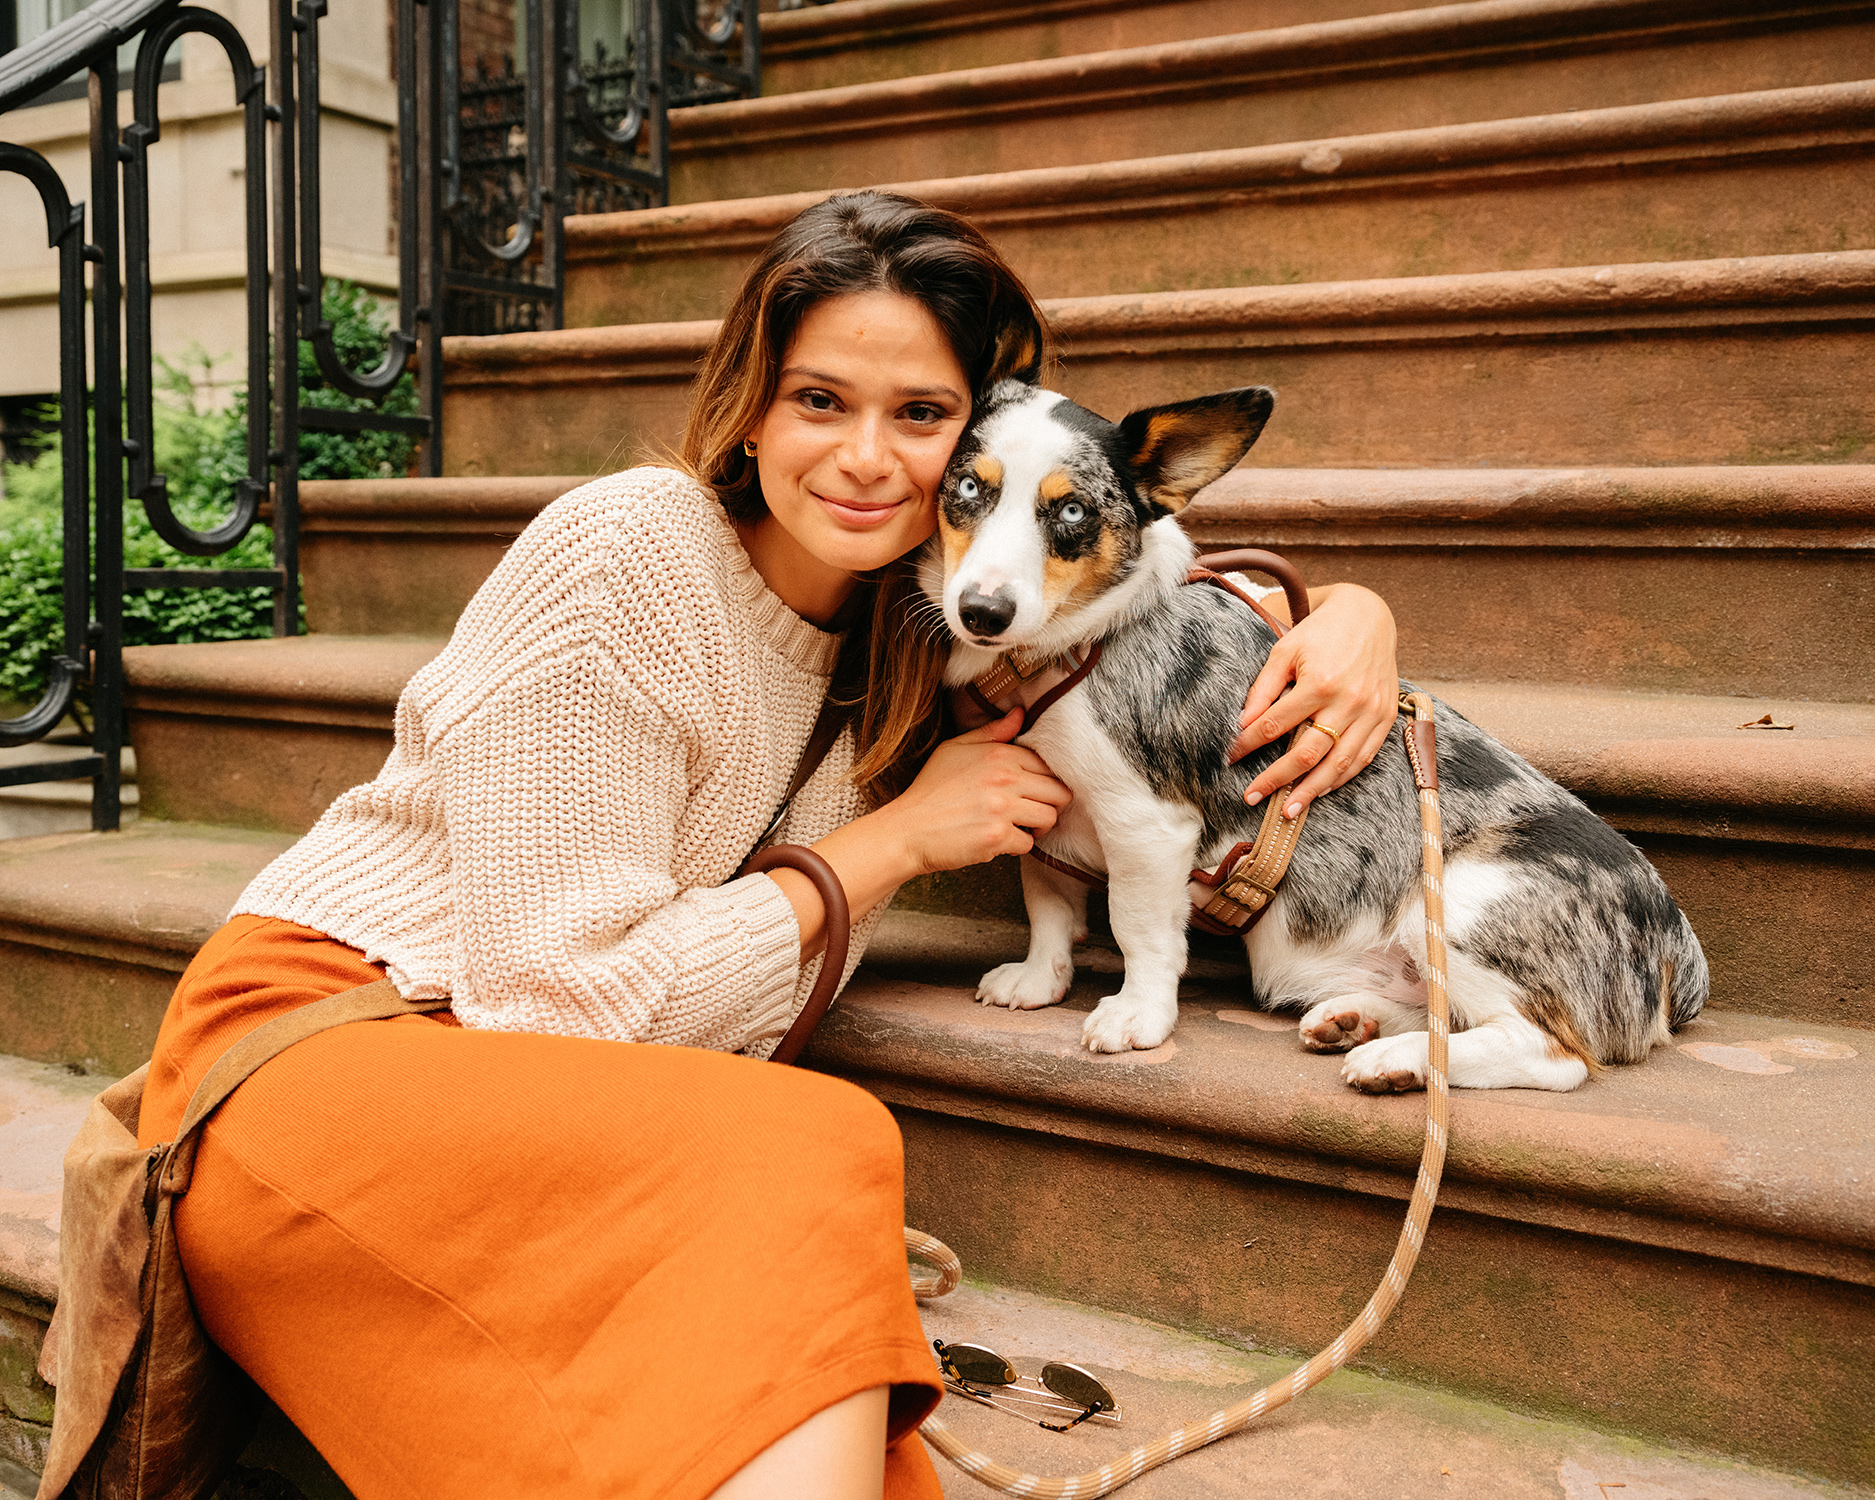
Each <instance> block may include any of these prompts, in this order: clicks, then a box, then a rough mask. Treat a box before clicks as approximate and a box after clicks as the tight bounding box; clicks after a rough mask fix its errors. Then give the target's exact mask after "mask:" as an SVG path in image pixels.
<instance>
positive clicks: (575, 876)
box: [234, 468, 883, 1056]
mask: <svg viewBox="0 0 1875 1500" xmlns="http://www.w3.org/2000/svg"><path fill="white" fill-rule="evenodd" d="M838 646H839V638H838V637H837V636H833V635H829V634H827V633H825V632H824V631H821V630H819V629H817V628H815V627H814V626H813V625H810V624H808V623H807V622H806V621H805V620H803V619H801V618H800V616H798V615H796V614H795V613H794V612H793V611H791V610H790V609H789V608H788V607H787V606H786V605H785V604H783V603H782V602H781V600H780V599H778V598H776V597H775V595H774V594H773V593H771V592H770V591H769V589H768V587H767V585H766V584H764V583H763V581H762V578H761V575H760V574H758V573H757V572H756V571H755V568H754V566H753V565H752V564H751V563H750V561H749V557H748V554H747V553H746V552H744V551H743V549H742V546H741V543H740V542H739V541H738V539H737V536H736V533H735V530H734V528H733V527H731V526H730V524H729V522H728V520H727V518H726V517H725V516H724V515H723V512H722V510H721V508H720V507H719V506H718V504H717V503H716V501H715V499H714V497H712V496H711V495H710V494H709V493H708V492H707V491H705V490H703V489H701V488H699V487H698V486H697V485H696V484H695V483H694V482H693V481H691V480H690V479H688V478H686V477H685V476H684V475H682V474H679V473H676V472H675V471H673V470H670V469H658V468H644V469H633V470H630V471H628V472H626V473H623V474H615V475H612V476H611V477H609V478H606V479H597V480H594V481H593V482H592V483H590V484H587V485H584V486H582V487H581V488H579V489H577V490H574V491H573V492H572V493H571V494H568V495H565V496H563V497H562V498H561V499H559V500H557V501H555V502H554V503H553V504H552V505H550V506H548V507H547V509H546V510H544V511H543V512H542V513H541V514H540V516H539V517H538V518H537V519H536V520H535V521H534V522H533V524H532V525H530V526H529V527H528V528H527V530H526V532H525V533H524V534H523V535H522V536H521V538H520V540H519V541H517V542H516V543H515V544H514V546H513V548H512V549H510V551H509V552H508V555H507V556H506V557H505V558H504V559H503V560H502V562H501V564H500V566H498V567H497V568H496V569H495V571H494V572H493V573H492V574H491V575H490V577H489V579H488V581H487V582H486V583H485V584H483V585H482V588H481V589H480V591H479V592H478V593H477V594H476V596H475V598H474V599H473V600H472V601H471V603H470V604H469V607H468V609H466V610H465V611H464V612H463V615H462V619H461V621H460V623H458V625H457V626H456V631H455V634H454V635H453V636H452V637H451V638H450V641H449V645H448V646H447V647H446V648H445V649H444V650H443V652H442V653H441V654H440V655H439V656H437V657H436V658H435V660H433V661H432V662H430V664H429V665H428V666H426V667H424V668H423V670H422V671H420V672H418V673H417V674H416V676H414V677H412V678H411V679H410V682H409V685H408V686H407V687H405V689H404V693H403V696H402V698H401V699H399V700H398V704H397V721H396V745H395V747H394V748H393V749H392V751H391V754H390V758H389V759H388V760H387V761H385V763H384V769H383V770H382V771H381V772H380V773H379V774H378V778H377V780H376V781H373V782H370V783H368V784H367V785H364V786H360V787H354V788H353V789H352V790H351V791H349V792H346V793H345V794H344V795H343V796H341V797H340V798H339V799H338V800H337V801H336V802H334V803H333V804H332V806H331V808H330V809H328V810H327V812H326V814H325V816H324V817H322V818H321V819H320V820H319V822H318V824H317V825H316V826H315V827H314V828H313V830H312V831H311V832H310V833H308V834H307V835H306V837H305V838H303V839H301V840H300V841H299V843H297V844H295V845H294V846H293V847H292V848H291V849H289V850H288V851H287V852H286V853H285V854H283V855H281V856H280V858H278V859H277V860H275V861H274V862H273V863H272V864H271V865H269V866H268V867H267V868H266V869H265V870H263V871H262V872H261V874H260V875H259V877H258V878H256V879H255V881H254V883H253V884H252V885H250V886H249V887H248V888H247V890H246V891H245V892H244V893H243V894H242V896H241V899H240V900H239V901H238V902H237V903H236V905H235V908H234V911H235V913H236V914H240V913H251V914H253V915H256V916H267V917H281V918H284V919H286V920H287V921H290V922H297V923H299V924H301V925H302V926H306V927H311V928H316V929H317V930H319V931H321V932H324V933H327V934H329V935H330V936H332V937H335V938H338V939H339V940H340V941H342V942H346V943H349V944H351V945H352V946H354V947H356V948H360V949H362V950H363V951H364V954H365V956H366V957H367V958H369V959H371V960H373V961H376V962H380V963H382V964H383V965H384V966H385V971H386V973H387V974H388V975H389V976H390V978H391V979H392V980H393V981H394V982H395V983H396V985H397V987H398V989H399V990H400V991H401V992H402V993H403V994H404V995H406V996H409V997H413V998H416V997H435V996H442V995H447V996H449V997H450V1001H451V1006H452V1008H453V1009H454V1011H455V1013H456V1015H457V1017H458V1018H459V1019H460V1020H461V1021H462V1023H463V1025H465V1026H470V1027H480V1028H484V1029H488V1030H499V1031H539V1032H554V1033H559V1034H561V1035H566V1036H583V1037H603V1038H612V1039H615V1040H620V1041H639V1042H666V1043H674V1044H678V1045H683V1046H692V1047H710V1048H716V1049H718V1050H722V1051H748V1052H752V1053H754V1054H756V1055H759V1056H766V1055H767V1054H768V1053H769V1052H770V1051H771V1050H772V1049H773V1047H774V1045H775V1043H776V1042H777V1041H778V1040H779V1039H780V1037H781V1035H782V1034H783V1033H784V1032H785V1031H786V1030H787V1028H788V1025H789V1023H790V1021H792V1019H793V1017H794V1015H795V1013H796V1011H798V1010H799V1008H800V1006H801V1005H802V1004H803V1003H805V1001H806V999H807V995H808V992H809V990H810V989H811V988H812V985H813V980H814V976H815V974H816V973H817V972H818V968H819V961H818V960H815V961H814V962H813V963H811V964H809V965H807V966H805V969H803V966H802V965H801V963H800V932H799V929H798V927H797V924H796V922H795V919H794V912H793V908H792V907H790V906H789V904H788V901H787V898H786V897H785V896H783V895H782V893H781V890H780V888H779V887H778V886H777V885H776V884H775V883H774V882H773V881H772V880H770V879H769V878H768V877H767V876H765V875H753V876H748V877H745V878H743V879H740V880H731V879H730V877H731V876H732V875H733V874H734V873H735V870H736V867H737V866H738V865H739V864H740V863H741V861H742V859H743V858H744V857H745V856H746V855H747V854H748V852H749V850H750V848H751V846H752V845H753V844H754V843H755V841H756V840H757V838H759V837H760V836H761V833H762V830H763V829H764V828H765V827H766V826H767V824H768V820H769V818H770V817H771V816H772V815H773V813H774V811H775V808H776V806H777V805H778V804H779V802H780V800H781V796H782V793H783V792H784V791H785V790H786V789H787V784H788V780H789V778H790V777H791V776H792V775H793V772H794V767H795V764H796V762H797V761H798V760H799V759H800V754H801V748H802V746H803V745H805V744H806V742H807V736H808V732H809V730H810V729H811V728H812V727H813V722H814V719H815V716H816V715H817V714H818V712H819V709H820V703H821V700H822V698H823V697H824V696H825V694H826V689H827V681H828V678H829V675H830V674H831V672H832V670H833V662H834V657H835V654H836V652H837V650H838ZM852 754H853V750H852V742H851V739H850V737H849V736H847V735H843V736H842V737H841V739H840V741H839V742H838V743H837V744H835V745H834V747H833V749H832V750H831V751H830V752H829V754H828V756H827V758H826V760H825V761H824V762H823V763H822V765H821V767H820V770H819V771H818V772H817V773H816V774H815V776H814V778H813V779H812V780H811V781H810V782H809V783H808V784H807V786H806V787H805V788H804V789H803V791H802V792H801V793H800V795H799V796H798V797H796V799H795V801H794V804H793V806H792V807H791V808H790V809H789V812H788V815H787V818H786V820H785V821H784V823H783V824H782V826H781V828H780V830H779V834H778V837H779V838H780V839H781V840H782V841H784V842H790V843H811V842H813V841H814V840H815V839H818V838H821V837H823V836H824V835H825V834H827V833H830V832H831V831H832V830H833V829H835V828H837V827H839V826H840V825H841V824H843V823H846V822H849V821H851V820H852V819H853V818H855V817H857V816H859V815H860V813H862V812H863V811H864V810H865V807H864V804H863V801H862V799H861V797H860V795H859V793H858V792H857V791H856V790H855V789H854V788H853V787H852V786H851V785H849V784H848V782H847V780H846V773H847V772H848V771H849V770H850V769H851V766H852ZM882 907H883V903H881V909H882ZM877 917H878V909H875V910H874V911H873V912H871V913H868V914H867V915H866V916H865V917H864V918H862V919H861V920H860V921H859V922H858V923H857V924H856V927H855V931H854V933H853V943H852V948H851V953H850V956H849V958H848V972H849V973H850V972H851V967H852V965H853V964H856V963H857V962H858V960H859V955H860V953H861V951H862V950H863V948H864V946H865V940H866V938H867V937H868V936H869V935H870V933H871V929H872V926H873V923H874V922H875V921H876V920H877Z"/></svg>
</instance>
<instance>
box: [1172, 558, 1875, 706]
mask: <svg viewBox="0 0 1875 1500" xmlns="http://www.w3.org/2000/svg"><path fill="white" fill-rule="evenodd" d="M1276 529H1277V533H1278V534H1277V535H1274V536H1271V535H1268V534H1267V533H1265V534H1259V533H1257V532H1256V531H1254V530H1252V529H1250V528H1247V527H1246V528H1243V529H1241V530H1239V529H1238V528H1236V527H1233V528H1232V532H1233V533H1234V534H1233V535H1232V536H1231V537H1230V538H1229V540H1228V545H1231V546H1266V547H1274V548H1276V549H1277V550H1279V551H1280V552H1281V553H1282V554H1283V555H1284V556H1285V557H1287V558H1289V559H1290V560H1291V561H1292V562H1294V563H1295V564H1296V566H1297V567H1299V568H1300V569H1301V570H1302V574H1303V576H1304V577H1305V578H1306V579H1308V580H1309V581H1310V582H1311V583H1328V582H1331V581H1346V582H1351V583H1359V584H1364V585H1366V586H1367V587H1368V588H1371V589H1373V590H1374V591H1375V592H1376V593H1378V594H1380V595H1381V596H1382V597H1383V598H1384V599H1386V601H1387V603H1388V604H1389V605H1390V606H1391V607H1392V609H1393V614H1394V619H1395V620H1396V621H1397V622H1398V625H1399V630H1400V645H1399V656H1400V670H1401V671H1402V672H1403V673H1404V674H1405V675H1407V676H1409V677H1425V678H1435V679H1437V678H1442V679H1448V680H1449V679H1470V680H1474V681H1482V682H1559V683H1602V684H1607V685H1610V686H1616V687H1621V688H1624V689H1627V690H1630V691H1636V692H1640V691H1647V690H1658V691H1661V692H1683V693H1709V694H1715V695H1726V696H1738V697H1741V698H1743V699H1746V700H1752V701H1748V702H1741V703H1740V705H1739V713H1738V722H1743V721H1744V720H1745V719H1747V718H1755V717H1756V716H1757V714H1758V713H1759V712H1761V711H1762V709H1761V708H1760V707H1757V706H1754V703H1755V700H1757V699H1759V698H1762V699H1764V700H1766V703H1765V706H1777V708H1778V712H1779V715H1780V716H1787V715H1788V714H1790V713H1799V714H1800V713H1801V712H1802V708H1801V702H1800V700H1802V699H1805V698H1822V699H1831V700H1836V701H1845V702H1853V701H1861V700H1866V699H1867V698H1869V697H1870V695H1871V682H1870V675H1869V659H1868V643H1869V642H1870V641H1875V552H1868V551H1824V550H1816V551H1804V552H1786V551H1778V550H1772V549H1757V548H1749V547H1736V546H1734V547H1726V546H1724V545H1723V544H1721V545H1718V546H1715V547H1713V548H1711V549H1701V548H1697V547H1694V546H1688V547H1685V548H1671V549H1669V548H1648V547H1634V548H1631V549H1626V548H1622V547H1621V546H1620V545H1619V543H1618V542H1603V543H1602V544H1601V545H1598V546H1571V545H1570V541H1569V539H1568V537H1567V535H1566V534H1565V535H1564V536H1562V537H1559V538H1558V539H1557V540H1556V541H1555V542H1554V543H1553V544H1552V545H1549V546H1542V545H1538V546H1533V547H1494V546H1489V545H1484V546H1457V547H1415V546H1413V545H1411V544H1410V542H1406V543H1405V544H1402V545H1372V546H1363V545H1361V544H1360V543H1359V542H1358V541H1351V542H1349V543H1346V544H1340V545H1337V544H1334V543H1330V544H1327V545H1321V544H1319V543H1317V544H1315V545H1310V544H1309V543H1308V542H1304V541H1302V540H1301V539H1300V538H1299V537H1296V536H1295V535H1293V534H1291V535H1289V536H1284V535H1282V534H1281V530H1280V528H1276ZM1301 529H1302V528H1296V529H1295V530H1297V531H1300V530H1301ZM1318 535H1319V533H1318ZM1223 544H1225V543H1224V541H1223V539H1212V538H1207V540H1206V541H1205V542H1204V543H1203V544H1202V545H1204V546H1205V547H1210V546H1212V545H1223ZM1747 709H1749V710H1750V711H1749V712H1747V711H1746V710H1747ZM1719 727H1723V728H1727V729H1729V728H1730V727H1731V726H1730V725H1725V726H1719Z"/></svg>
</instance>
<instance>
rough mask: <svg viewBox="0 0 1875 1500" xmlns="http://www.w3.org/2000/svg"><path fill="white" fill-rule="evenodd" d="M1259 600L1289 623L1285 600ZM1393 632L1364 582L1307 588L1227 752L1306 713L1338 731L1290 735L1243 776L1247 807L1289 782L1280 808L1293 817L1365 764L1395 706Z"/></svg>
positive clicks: (1253, 743)
mask: <svg viewBox="0 0 1875 1500" xmlns="http://www.w3.org/2000/svg"><path fill="white" fill-rule="evenodd" d="M1260 602H1261V603H1262V605H1263V607H1264V608H1265V609H1268V610H1269V611H1270V612H1271V613H1272V614H1274V615H1275V616H1276V617H1277V618H1278V619H1280V620H1282V621H1283V622H1284V623H1285V624H1287V623H1288V618H1289V616H1288V604H1287V602H1286V601H1285V600H1284V599H1283V596H1282V594H1281V593H1280V592H1279V593H1276V594H1272V595H1270V596H1269V597H1267V598H1265V599H1263V600H1261V601H1260ZM1397 640H1398V632H1397V631H1396V630H1395V629H1394V624H1393V611H1392V610H1390V609H1388V608H1387V604H1386V601H1385V600H1384V599H1382V598H1381V597H1380V596H1379V595H1378V594H1376V593H1375V592H1374V591H1373V590H1372V589H1365V588H1362V587H1361V586H1360V585H1359V584H1357V583H1336V584H1330V585H1329V586H1328V587H1326V588H1319V589H1310V590H1309V616H1308V618H1307V619H1306V620H1304V621H1303V622H1302V623H1301V624H1300V625H1298V626H1296V627H1295V628H1294V629H1293V630H1291V631H1290V632H1289V633H1288V634H1287V635H1285V636H1284V637H1283V638H1282V639H1281V640H1280V641H1278V642H1277V643H1276V646H1275V649H1274V650H1272V651H1271V652H1270V657H1269V660H1268V661H1267V662H1266V663H1265V664H1264V667H1263V670H1262V671H1261V672H1260V673H1258V674H1257V679H1256V681H1255V682H1254V683H1252V684H1251V685H1250V696H1249V697H1248V698H1247V699H1246V700H1245V702H1244V708H1243V716H1242V718H1241V719H1240V720H1239V724H1240V725H1241V732H1240V733H1239V734H1238V736H1237V738H1236V740H1235V741H1234V742H1233V743H1232V745H1231V749H1230V758H1231V759H1232V760H1233V761H1239V760H1242V759H1243V758H1244V757H1245V756H1246V755H1248V754H1249V753H1250V752H1251V751H1253V750H1255V749H1257V748H1258V747H1259V746H1261V745H1267V744H1269V743H1271V742H1272V741H1274V740H1277V739H1279V738H1281V737H1282V736H1283V735H1285V734H1287V733H1289V731H1290V730H1292V729H1294V728H1295V727H1296V725H1298V724H1300V723H1302V721H1303V720H1305V719H1313V720H1314V721H1315V722H1316V723H1317V724H1325V725H1327V726H1328V728H1330V729H1332V730H1334V731H1336V732H1337V733H1338V734H1339V735H1340V739H1339V741H1337V740H1336V739H1335V738H1334V737H1333V736H1332V735H1328V734H1324V733H1321V732H1319V731H1316V730H1308V731H1305V732H1304V733H1302V734H1301V735H1299V736H1297V739H1296V743H1295V744H1294V745H1293V746H1292V747H1291V748H1290V749H1289V750H1288V751H1287V752H1286V753H1285V754H1283V755H1282V756H1281V757H1279V758H1278V759H1277V760H1276V761H1275V762H1274V763H1273V764H1271V765H1270V766H1269V767H1267V768H1266V769H1265V770H1264V771H1263V772H1262V774H1261V775H1259V776H1258V777H1257V778H1256V779H1255V780H1253V781H1252V782H1251V783H1250V785H1249V787H1248V788H1247V789H1246V791H1245V795H1244V800H1245V801H1246V802H1249V803H1250V804H1252V805H1253V806H1254V805H1255V804H1256V803H1258V802H1261V801H1262V800H1263V799H1264V798H1265V797H1268V796H1270V795H1272V794H1273V793H1276V792H1278V791H1281V790H1282V788H1283V787H1285V786H1288V785H1289V783H1290V782H1292V781H1296V783H1297V784H1296V786H1295V788H1294V789H1293V790H1292V791H1291V792H1290V794H1289V797H1288V800H1287V801H1286V802H1285V803H1284V806H1283V811H1284V813H1285V814H1286V815H1288V816H1289V817H1294V816H1295V815H1296V814H1297V813H1299V812H1300V811H1301V810H1302V809H1303V808H1304V807H1306V806H1307V805H1308V804H1309V803H1310V802H1313V801H1314V800H1315V799H1316V798H1317V797H1319V796H1321V795H1322V793H1324V792H1331V791H1333V790H1334V789H1335V788H1336V787H1338V786H1340V785H1342V784H1343V783H1344V782H1347V781H1349V780H1351V779H1353V777H1355V776H1356V775H1358V774H1359V773H1360V772H1361V771H1362V770H1364V769H1365V768H1366V766H1367V763H1368V762H1369V761H1370V760H1372V759H1373V758H1374V755H1375V753H1376V752H1377V751H1378V750H1379V749H1380V747H1381V745H1382V744H1384V743H1385V741H1386V738H1387V734H1388V731H1389V730H1391V729H1392V728H1393V719H1394V715H1395V713H1396V712H1397V711H1398V704H1399V692H1400V670H1399V663H1398V662H1397V661H1396V660H1395V656H1394V648H1395V645H1396V643H1397ZM1298 777H1300V778H1301V779H1300V780H1299V781H1297V778H1298Z"/></svg>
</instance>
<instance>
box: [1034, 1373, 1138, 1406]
mask: <svg viewBox="0 0 1875 1500" xmlns="http://www.w3.org/2000/svg"><path fill="white" fill-rule="evenodd" d="M1042 1384H1043V1385H1045V1386H1047V1387H1048V1389H1049V1390H1051V1391H1053V1392H1054V1393H1055V1394H1056V1395H1057V1396H1059V1397H1060V1398H1061V1399H1062V1400H1063V1401H1072V1402H1073V1403H1074V1404H1075V1405H1076V1406H1097V1407H1099V1408H1100V1409H1101V1410H1102V1411H1112V1410H1113V1409H1114V1408H1115V1407H1116V1406H1117V1405H1118V1404H1119V1403H1117V1402H1116V1401H1115V1400H1114V1399H1113V1392H1112V1391H1110V1390H1108V1389H1107V1388H1106V1387H1105V1386H1104V1385H1102V1384H1101V1383H1100V1382H1099V1381H1098V1380H1097V1379H1095V1378H1094V1377H1093V1376H1092V1375H1090V1374H1088V1373H1087V1371H1085V1370H1083V1369H1082V1368H1081V1367H1080V1366H1079V1365H1043V1366H1042Z"/></svg>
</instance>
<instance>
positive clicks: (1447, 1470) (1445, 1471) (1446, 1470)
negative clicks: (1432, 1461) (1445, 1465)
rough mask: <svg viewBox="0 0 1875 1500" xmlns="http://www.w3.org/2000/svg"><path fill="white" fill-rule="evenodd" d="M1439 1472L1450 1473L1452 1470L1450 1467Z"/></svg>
mask: <svg viewBox="0 0 1875 1500" xmlns="http://www.w3.org/2000/svg"><path fill="white" fill-rule="evenodd" d="M1439 1472H1440V1473H1441V1474H1450V1473H1451V1472H1452V1471H1451V1470H1450V1469H1441V1470H1439Z"/></svg>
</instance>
